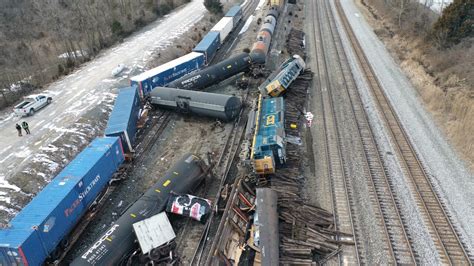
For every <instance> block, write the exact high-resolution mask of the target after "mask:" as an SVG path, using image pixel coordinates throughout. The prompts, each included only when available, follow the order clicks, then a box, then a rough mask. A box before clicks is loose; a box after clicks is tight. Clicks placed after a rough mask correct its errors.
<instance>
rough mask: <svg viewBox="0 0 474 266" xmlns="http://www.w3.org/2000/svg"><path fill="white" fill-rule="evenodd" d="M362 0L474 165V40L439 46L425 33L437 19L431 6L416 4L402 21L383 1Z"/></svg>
mask: <svg viewBox="0 0 474 266" xmlns="http://www.w3.org/2000/svg"><path fill="white" fill-rule="evenodd" d="M358 4H359V7H361V8H360V10H361V11H362V12H363V13H364V16H365V18H366V19H367V21H368V22H369V24H371V26H372V27H373V29H374V32H375V33H376V34H377V35H378V37H379V38H380V39H381V40H382V41H383V42H384V43H385V45H386V47H387V49H388V50H389V51H390V52H391V54H392V55H393V56H394V58H395V60H397V61H398V63H399V65H400V67H401V69H402V70H403V71H404V72H405V74H406V75H407V76H408V77H409V79H410V80H411V82H412V84H413V85H414V86H415V88H416V89H417V92H418V95H419V97H420V98H421V100H422V102H423V104H424V105H425V108H426V109H427V110H428V111H429V112H430V113H431V114H432V116H433V117H434V118H435V120H436V123H437V124H438V126H439V127H440V128H441V129H442V130H443V132H444V134H445V135H446V136H447V137H448V139H449V141H450V142H451V143H452V144H453V146H454V147H455V149H456V150H457V151H458V152H459V153H460V154H461V156H462V157H463V158H464V159H465V161H466V163H467V165H468V166H469V167H470V168H471V169H473V170H474V134H472V132H474V86H473V85H474V45H473V42H474V40H473V39H468V40H464V41H462V42H461V43H460V44H458V45H455V46H452V47H451V48H449V49H438V48H437V47H436V46H435V45H434V44H433V43H432V42H431V41H430V40H429V39H428V38H427V35H428V31H429V30H431V26H432V24H433V23H434V21H436V19H437V15H436V14H434V13H433V12H432V11H431V10H429V9H428V8H425V7H423V6H422V5H419V4H414V3H412V4H411V5H410V7H409V10H405V14H404V16H403V17H402V19H401V20H399V18H398V14H397V13H396V12H393V10H391V9H390V8H389V7H387V6H385V4H384V1H382V0H360V1H358Z"/></svg>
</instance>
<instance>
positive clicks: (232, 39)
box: [210, 1, 258, 65]
mask: <svg viewBox="0 0 474 266" xmlns="http://www.w3.org/2000/svg"><path fill="white" fill-rule="evenodd" d="M257 5H258V1H248V2H247V4H246V5H245V6H244V7H242V20H240V22H239V24H238V25H237V27H236V28H235V29H234V30H233V31H232V32H231V33H230V34H229V36H227V41H226V42H225V43H224V44H223V45H222V46H221V47H220V48H219V51H217V54H216V56H214V58H213V59H212V60H211V64H210V65H213V64H216V63H218V62H220V61H222V60H224V59H225V58H226V57H227V56H228V55H229V51H230V50H231V49H232V47H234V44H235V43H236V42H237V40H238V39H239V32H240V30H242V28H243V26H244V25H245V22H246V21H247V19H248V18H249V17H250V15H252V14H253V12H254V11H255V9H256V8H257Z"/></svg>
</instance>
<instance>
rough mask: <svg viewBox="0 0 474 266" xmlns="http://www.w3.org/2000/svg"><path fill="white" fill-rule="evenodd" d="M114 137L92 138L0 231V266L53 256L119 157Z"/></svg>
mask: <svg viewBox="0 0 474 266" xmlns="http://www.w3.org/2000/svg"><path fill="white" fill-rule="evenodd" d="M124 158H125V157H124V153H123V149H122V145H121V142H120V139H119V138H118V137H105V138H96V139H95V140H94V141H92V142H91V143H90V144H89V146H87V147H86V148H85V149H84V150H83V151H82V152H81V153H79V154H78V155H77V156H76V158H75V159H74V160H72V161H71V162H70V163H69V164H68V165H67V166H66V167H65V168H64V169H63V170H62V171H61V172H60V173H59V174H58V175H57V176H56V177H55V178H54V179H53V180H52V181H51V182H50V183H49V184H48V185H47V186H46V187H44V189H43V190H42V191H41V192H40V193H38V195H36V197H34V198H33V200H31V202H30V203H28V204H27V205H26V206H25V207H24V208H23V209H22V210H21V211H20V212H19V213H18V214H17V215H16V216H15V217H14V218H13V219H12V220H11V221H10V223H9V224H8V226H7V228H5V229H2V230H0V265H42V264H43V263H44V262H45V261H46V260H51V261H53V260H55V259H57V258H58V257H59V256H60V254H61V252H62V249H63V248H64V247H65V246H67V244H68V240H69V237H70V236H69V234H70V233H71V232H72V230H73V229H74V227H75V226H76V224H77V223H78V222H79V220H80V219H81V217H82V216H83V215H84V214H85V213H86V212H87V211H88V209H89V208H90V207H91V206H92V205H93V203H94V202H95V201H96V199H97V197H98V196H99V195H100V193H101V192H102V191H103V190H104V188H105V187H106V186H107V184H108V182H109V181H110V180H111V178H112V176H113V175H114V173H115V172H116V171H117V170H118V168H119V167H120V165H121V164H122V162H123V161H124Z"/></svg>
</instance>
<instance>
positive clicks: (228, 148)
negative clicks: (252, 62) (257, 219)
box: [190, 91, 249, 265]
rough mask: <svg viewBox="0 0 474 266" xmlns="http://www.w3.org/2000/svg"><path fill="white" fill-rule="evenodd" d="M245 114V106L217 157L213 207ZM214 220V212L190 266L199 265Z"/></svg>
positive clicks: (246, 97) (237, 145)
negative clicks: (216, 186) (215, 189)
mask: <svg viewBox="0 0 474 266" xmlns="http://www.w3.org/2000/svg"><path fill="white" fill-rule="evenodd" d="M248 96H249V91H247V93H246V94H245V97H244V99H243V102H244V103H245V102H247V99H248ZM245 114H246V105H244V107H243V108H242V110H241V111H240V114H239V117H238V119H237V121H236V122H235V123H234V124H233V125H232V129H231V134H229V136H228V138H227V141H226V143H225V145H224V148H223V149H222V152H221V154H220V156H219V159H218V161H217V162H216V165H215V168H216V169H221V172H220V173H218V174H216V175H217V176H220V182H219V187H218V189H217V194H216V196H215V202H214V203H213V206H218V203H219V200H220V192H221V191H222V188H223V187H224V185H225V184H226V183H227V181H228V175H229V171H230V169H231V167H232V164H233V163H234V160H235V158H236V155H237V152H238V151H239V150H240V143H241V140H242V136H243V132H244V131H245V124H246V119H245V117H246V116H245ZM215 218H216V217H215V212H212V213H211V216H210V217H209V219H208V221H207V222H206V226H205V229H204V231H203V232H202V234H201V237H200V239H199V244H198V247H197V248H196V251H195V252H194V255H193V257H192V259H191V263H190V265H201V259H202V258H203V253H204V251H205V247H206V243H207V241H208V239H209V237H208V236H209V233H210V230H211V226H212V225H213V223H214V220H215Z"/></svg>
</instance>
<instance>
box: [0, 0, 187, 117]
mask: <svg viewBox="0 0 474 266" xmlns="http://www.w3.org/2000/svg"><path fill="white" fill-rule="evenodd" d="M189 1H190V0H80V1H78V0H41V1H29V0H0V108H2V107H4V106H6V105H9V104H11V103H13V102H15V101H16V100H18V98H19V97H21V96H22V95H23V94H25V93H29V92H30V91H31V90H32V89H34V88H35V87H38V86H42V85H44V84H46V83H48V82H50V81H52V80H54V79H56V78H58V77H59V76H61V75H64V74H67V73H68V72H69V71H71V69H72V68H74V66H75V65H78V64H79V63H82V62H84V61H87V60H89V59H90V58H91V57H93V56H95V55H96V54H97V53H98V52H99V51H100V50H101V49H102V48H105V47H108V46H110V45H112V44H114V43H115V42H117V41H119V40H120V39H122V38H123V37H124V36H126V35H127V34H129V33H131V32H133V31H135V30H136V29H137V28H140V27H142V26H144V25H146V24H147V23H149V22H151V21H153V20H155V19H156V18H157V17H159V16H162V15H164V14H167V13H168V12H170V11H171V10H172V9H174V8H175V7H177V6H179V5H182V4H183V3H185V2H189ZM18 81H23V82H20V83H17V82H18ZM12 83H17V86H13V87H12V86H11V84H12Z"/></svg>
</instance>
